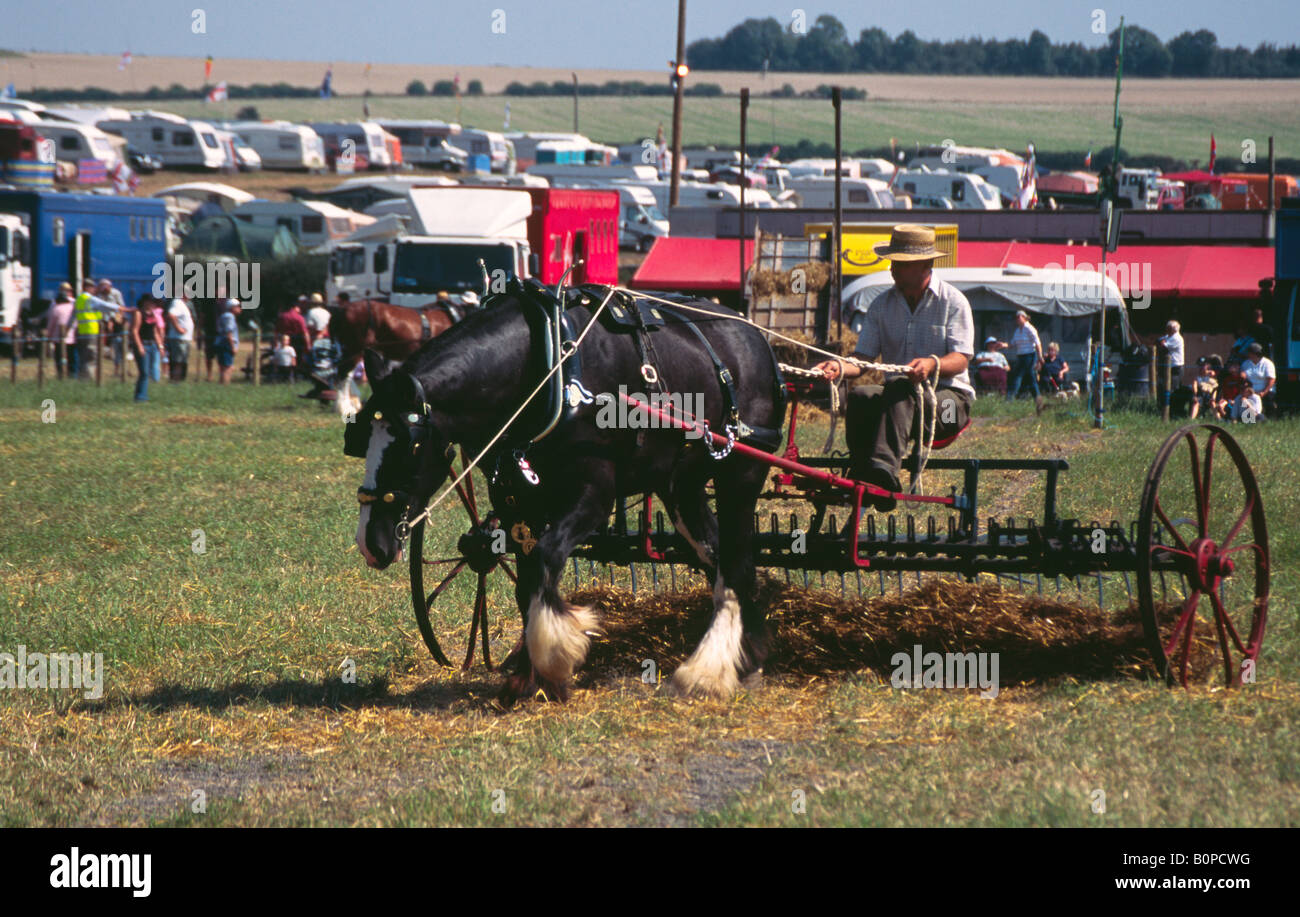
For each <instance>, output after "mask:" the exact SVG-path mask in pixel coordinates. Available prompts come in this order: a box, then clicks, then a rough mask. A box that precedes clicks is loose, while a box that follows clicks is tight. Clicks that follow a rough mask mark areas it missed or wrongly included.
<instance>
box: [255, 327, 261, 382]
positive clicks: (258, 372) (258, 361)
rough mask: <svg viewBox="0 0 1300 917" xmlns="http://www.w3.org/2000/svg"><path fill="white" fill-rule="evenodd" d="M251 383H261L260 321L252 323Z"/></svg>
mask: <svg viewBox="0 0 1300 917" xmlns="http://www.w3.org/2000/svg"><path fill="white" fill-rule="evenodd" d="M253 384H254V385H261V384H262V323H261V322H254V323H253Z"/></svg>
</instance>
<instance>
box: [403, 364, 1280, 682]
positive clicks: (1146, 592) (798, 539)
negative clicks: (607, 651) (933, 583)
mask: <svg viewBox="0 0 1300 917" xmlns="http://www.w3.org/2000/svg"><path fill="white" fill-rule="evenodd" d="M787 389H788V390H789V391H790V393H791V394H792V397H793V403H792V408H791V415H790V423H789V427H788V431H787V438H786V446H785V451H784V452H783V453H782V454H781V455H771V454H768V453H766V452H762V451H760V450H757V449H752V448H750V447H747V446H745V445H743V444H741V443H735V444H734V448H735V450H736V451H739V452H742V453H743V454H746V455H749V456H750V457H752V458H753V459H754V460H756V461H761V462H764V463H766V464H768V465H771V466H774V474H773V476H772V478H771V485H770V488H769V489H768V491H767V492H766V493H765V494H764V501H765V502H764V503H763V504H761V505H762V506H763V509H764V511H763V512H761V513H759V514H758V516H757V517H756V520H755V521H756V532H757V534H756V538H755V548H754V561H755V565H756V566H757V567H758V568H759V569H760V570H762V569H766V570H768V571H769V572H772V571H775V572H776V575H778V576H780V575H784V577H785V578H786V581H787V582H792V583H795V584H796V585H800V584H801V585H803V586H805V587H808V588H820V589H827V588H829V589H831V590H832V591H834V590H836V589H838V590H839V592H840V593H841V595H845V596H847V595H850V594H856V595H858V596H869V595H872V594H881V595H884V594H886V593H887V592H893V591H895V590H897V591H899V592H901V591H903V590H904V589H905V588H908V587H909V586H913V585H915V586H920V585H921V584H922V583H923V582H925V581H926V580H927V579H929V578H934V577H960V578H963V579H965V580H967V581H969V582H981V581H982V582H987V581H989V578H992V580H993V581H995V582H997V583H998V584H1000V585H1002V586H1004V587H1007V588H1015V589H1018V590H1020V591H1025V592H1033V591H1036V592H1038V593H1039V594H1042V593H1043V592H1044V591H1045V590H1053V591H1055V592H1058V593H1069V592H1071V591H1073V592H1074V593H1075V594H1076V595H1077V597H1078V601H1080V602H1091V601H1092V600H1093V597H1094V596H1095V600H1096V602H1097V604H1098V606H1099V607H1105V606H1106V605H1107V603H1108V598H1107V597H1108V595H1109V596H1110V604H1115V600H1116V599H1119V601H1120V602H1121V603H1122V604H1126V605H1130V606H1131V605H1132V603H1133V601H1134V599H1136V604H1137V609H1138V612H1139V613H1140V615H1141V619H1142V623H1143V628H1144V632H1145V635H1146V642H1147V647H1148V650H1149V652H1150V654H1151V657H1152V659H1153V661H1154V663H1155V666H1156V669H1157V670H1158V671H1159V672H1160V673H1161V674H1162V675H1163V676H1164V677H1165V678H1166V680H1167V681H1168V683H1169V684H1171V685H1173V684H1181V685H1183V686H1187V685H1189V684H1192V683H1196V682H1207V681H1209V680H1211V679H1214V678H1219V679H1221V680H1222V682H1223V683H1224V684H1226V685H1229V686H1231V685H1236V684H1240V683H1241V682H1242V681H1243V680H1245V681H1252V680H1253V679H1254V674H1255V666H1256V664H1257V661H1258V657H1259V651H1260V646H1261V643H1262V640H1263V635H1264V625H1265V620H1266V618H1267V610H1268V593H1269V572H1270V571H1269V551H1268V534H1267V527H1266V523H1265V517H1264V508H1263V504H1262V502H1261V500H1260V494H1259V486H1258V483H1257V482H1256V479H1255V476H1254V473H1253V471H1252V470H1251V467H1250V464H1249V462H1248V461H1247V460H1246V457H1245V454H1244V453H1243V452H1242V450H1241V447H1240V446H1239V445H1238V444H1237V442H1236V441H1235V440H1234V439H1233V438H1232V436H1231V435H1229V433H1228V432H1227V431H1226V430H1224V429H1222V428H1221V427H1217V426H1213V425H1208V424H1192V425H1189V426H1185V427H1183V428H1181V429H1179V430H1177V431H1176V432H1174V433H1173V434H1171V435H1170V436H1169V437H1168V438H1167V439H1166V440H1165V442H1164V443H1163V445H1162V446H1161V447H1160V449H1159V451H1158V452H1157V454H1156V457H1155V459H1154V460H1153V462H1152V464H1151V467H1150V469H1149V471H1148V472H1147V477H1146V480H1145V485H1144V488H1143V492H1142V497H1141V502H1140V506H1139V515H1138V519H1137V520H1136V521H1133V522H1130V523H1128V524H1123V523H1120V522H1114V521H1112V522H1107V523H1101V522H1097V521H1088V522H1084V521H1081V520H1078V519H1070V518H1063V517H1062V516H1061V515H1060V514H1059V512H1058V508H1057V492H1056V491H1057V485H1058V483H1059V480H1060V475H1061V473H1062V472H1064V471H1066V470H1068V468H1069V465H1068V463H1067V462H1066V461H1065V460H1063V459H1012V458H995V459H942V458H938V459H930V460H929V461H928V462H926V463H925V465H924V468H925V470H926V471H927V472H941V473H944V474H946V475H951V476H954V477H956V478H957V479H958V480H959V481H960V483H959V484H954V485H951V486H950V487H949V489H948V492H947V493H946V494H944V495H925V494H919V493H911V492H899V493H893V494H890V496H892V497H894V498H895V499H896V500H897V501H898V503H899V504H900V505H902V506H906V507H909V508H914V509H917V510H923V511H924V515H922V516H918V515H914V514H910V513H908V514H901V513H891V514H888V515H877V514H874V513H871V512H869V511H864V510H863V503H864V498H869V497H870V496H872V495H885V494H886V493H887V492H886V491H883V490H880V489H879V488H877V487H875V486H874V485H872V484H867V483H864V482H861V481H855V480H853V479H851V478H848V477H846V474H847V473H848V466H849V457H848V456H847V455H843V454H836V453H832V454H830V455H827V456H815V457H803V456H801V455H800V453H799V449H798V447H797V445H796V444H795V427H796V424H797V419H798V409H799V399H800V398H801V397H804V398H806V397H809V396H813V395H816V394H818V383H816V382H813V381H812V380H803V379H800V380H797V381H794V382H790V381H787ZM642 409H645V407H644V405H643V406H642ZM649 410H651V411H652V412H655V409H654V408H650V409H649ZM658 413H659V419H660V421H661V423H664V424H666V425H672V426H677V427H680V428H682V429H686V428H687V427H686V425H685V424H684V423H683V422H682V421H681V420H679V419H678V418H676V417H674V416H672V415H671V414H667V413H663V412H658ZM708 436H710V437H712V438H713V440H714V444H715V445H717V446H720V447H721V446H726V445H728V444H727V441H726V440H725V438H723V437H722V436H720V435H718V434H716V433H712V432H710V433H708ZM1216 456H1218V457H1219V458H1220V461H1219V467H1216ZM1225 458H1226V468H1224V467H1222V466H1223V465H1224V464H1225V462H1224V459H1225ZM461 460H462V464H463V463H464V461H465V457H464V456H463V455H462V457H461ZM911 471H912V473H913V475H914V476H915V475H916V474H919V473H920V471H921V462H920V459H919V458H918V457H917V456H915V455H914V456H913V457H912V459H911ZM1216 471H1217V472H1218V475H1219V480H1217V481H1216V479H1215V474H1216ZM988 472H1020V473H1024V472H1027V473H1031V474H1034V475H1041V476H1042V480H1043V503H1042V509H1041V513H1040V515H1039V516H1038V517H1037V518H1024V517H1021V518H1019V519H1017V518H1004V519H997V518H985V519H983V520H981V519H980V516H979V498H980V488H979V485H980V476H981V474H985V473H988ZM459 490H460V498H461V502H462V504H463V506H464V508H465V510H466V513H467V515H468V516H469V520H470V527H469V529H468V531H465V532H464V533H463V534H459V535H458V537H457V538H456V543H455V550H454V551H452V552H450V555H448V554H445V553H444V554H440V555H439V556H438V557H436V558H432V559H426V558H425V557H424V555H423V539H424V529H425V525H424V522H420V523H419V524H418V525H417V526H415V527H414V528H413V529H412V530H411V550H410V570H411V591H412V600H413V603H414V608H415V613H416V619H417V622H418V623H419V625H420V631H421V634H422V636H423V638H424V641H425V643H426V645H427V646H428V648H429V650H430V652H431V653H433V655H434V658H435V659H437V660H438V661H439V662H440V663H442V664H444V665H449V664H450V663H449V662H448V660H447V659H446V657H445V655H444V654H443V652H442V649H441V647H440V645H439V643H438V640H437V638H436V636H435V635H434V632H433V627H432V624H431V622H430V617H429V610H430V607H431V606H432V605H433V604H434V603H435V602H436V601H438V600H439V598H440V597H441V596H443V595H444V593H445V592H446V590H447V588H448V587H449V585H450V584H451V583H452V582H453V581H454V580H456V579H457V578H458V577H459V576H465V575H468V576H474V577H477V583H476V585H475V599H474V603H473V611H472V617H471V622H470V638H469V647H468V650H467V653H466V656H465V660H464V663H463V667H464V668H468V667H469V666H470V665H471V663H472V661H473V656H474V652H475V643H476V640H481V643H482V652H483V657H484V662H485V664H487V665H488V666H489V667H491V657H490V655H489V636H488V635H489V626H490V620H489V606H492V605H499V606H500V607H499V609H498V610H499V611H502V612H506V611H507V609H509V612H508V613H513V606H514V602H513V590H510V589H508V588H506V587H508V586H509V584H510V582H513V581H514V579H515V573H514V567H513V561H512V559H511V558H510V557H509V553H510V552H513V553H514V554H516V555H518V554H519V553H526V551H527V549H528V548H529V547H530V545H528V544H526V538H522V537H519V534H518V533H512V535H511V538H510V539H509V546H510V551H507V552H506V553H502V552H501V550H500V547H501V544H502V537H501V530H502V523H501V519H502V518H503V516H502V514H500V513H497V512H496V511H495V510H492V509H490V508H486V509H485V508H481V507H480V505H479V503H478V501H477V498H476V494H475V489H474V486H473V481H472V477H466V479H465V482H464V484H463V485H462V486H461V487H460V488H459ZM855 522H856V524H854V523H855ZM425 567H433V568H435V569H437V568H441V569H445V570H447V571H448V572H447V573H446V575H445V576H443V577H442V578H441V579H440V581H439V583H438V585H437V586H436V587H435V588H434V589H433V590H432V591H431V592H428V593H426V592H425V587H424V568H425ZM696 567H697V560H696V557H695V554H694V551H693V550H692V549H691V548H690V546H689V545H688V544H687V543H686V541H685V539H683V538H682V537H681V536H680V535H679V534H678V533H677V532H676V531H675V530H673V528H672V527H671V526H669V525H668V524H667V523H666V521H665V517H664V513H663V512H662V510H657V509H656V508H655V505H654V499H653V497H651V496H648V495H647V496H640V497H636V498H635V499H625V500H620V501H619V502H618V504H617V506H616V508H615V512H614V514H613V517H612V518H611V519H610V521H609V523H608V524H607V525H606V526H604V527H603V528H602V529H600V530H599V531H597V532H596V533H594V534H593V535H592V536H591V537H590V538H589V539H588V541H587V542H586V543H585V544H583V545H582V546H580V547H579V548H578V549H577V550H576V551H575V552H574V554H573V557H572V560H571V565H570V575H569V576H568V577H567V581H568V582H571V583H572V584H573V586H574V587H580V586H585V585H590V584H593V583H595V584H609V585H613V586H622V587H625V588H630V589H631V590H633V591H634V592H635V591H643V590H649V591H655V592H659V591H677V590H678V589H680V588H682V587H683V586H684V585H685V584H686V583H687V582H689V581H690V578H691V577H693V576H697V575H698V574H697V573H696V572H695V570H696ZM828 578H829V583H828ZM494 582H495V586H494ZM498 587H499V588H498ZM1198 629H1200V630H1202V631H1204V633H1206V634H1211V635H1213V640H1212V641H1198V640H1195V639H1193V637H1194V634H1195V632H1196V631H1197V630H1198Z"/></svg>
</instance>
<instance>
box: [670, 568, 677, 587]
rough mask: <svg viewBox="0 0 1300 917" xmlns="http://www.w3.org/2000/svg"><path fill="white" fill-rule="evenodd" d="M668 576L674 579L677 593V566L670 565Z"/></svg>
mask: <svg viewBox="0 0 1300 917" xmlns="http://www.w3.org/2000/svg"><path fill="white" fill-rule="evenodd" d="M668 575H669V576H670V577H672V580H673V592H676V591H677V565H676V564H669V565H668Z"/></svg>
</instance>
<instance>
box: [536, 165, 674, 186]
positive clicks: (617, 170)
mask: <svg viewBox="0 0 1300 917" xmlns="http://www.w3.org/2000/svg"><path fill="white" fill-rule="evenodd" d="M528 174H529V175H537V176H541V177H542V178H545V179H547V180H548V181H550V183H551V184H552V185H573V184H574V183H575V182H608V181H614V180H616V179H626V180H628V181H636V182H643V181H657V180H658V178H659V172H658V170H657V169H655V167H654V166H636V165H624V164H618V163H615V164H614V165H609V166H589V165H579V164H575V163H537V164H535V165H532V166H530V167H529V169H528Z"/></svg>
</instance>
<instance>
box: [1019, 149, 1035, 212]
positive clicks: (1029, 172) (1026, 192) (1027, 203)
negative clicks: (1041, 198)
mask: <svg viewBox="0 0 1300 917" xmlns="http://www.w3.org/2000/svg"><path fill="white" fill-rule="evenodd" d="M1034 159H1035V157H1034V145H1033V144H1032V143H1031V144H1029V149H1028V150H1026V151H1025V170H1024V172H1022V173H1021V175H1020V194H1019V195H1018V196H1017V197H1016V206H1017V207H1019V208H1020V209H1021V210H1031V209H1033V207H1034V206H1035V205H1036V204H1037V203H1038V167H1037V164H1036V163H1035V161H1034Z"/></svg>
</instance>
